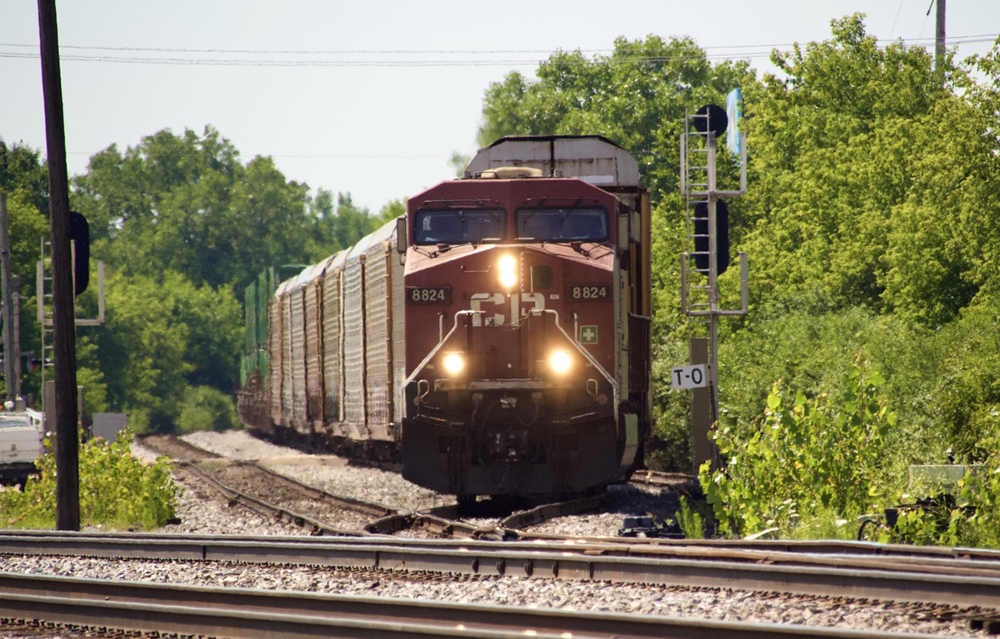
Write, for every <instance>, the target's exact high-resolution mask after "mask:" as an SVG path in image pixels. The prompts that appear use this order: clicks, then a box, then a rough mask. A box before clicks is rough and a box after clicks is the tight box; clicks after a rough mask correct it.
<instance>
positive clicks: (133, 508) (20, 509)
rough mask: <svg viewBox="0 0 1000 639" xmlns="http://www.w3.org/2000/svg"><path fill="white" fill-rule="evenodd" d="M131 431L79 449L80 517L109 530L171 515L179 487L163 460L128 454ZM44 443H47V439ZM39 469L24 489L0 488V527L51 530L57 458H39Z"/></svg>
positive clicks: (153, 523) (154, 523) (143, 525)
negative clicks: (140, 458) (144, 458)
mask: <svg viewBox="0 0 1000 639" xmlns="http://www.w3.org/2000/svg"><path fill="white" fill-rule="evenodd" d="M131 439H132V434H131V433H130V432H128V431H123V432H121V433H119V434H118V437H117V438H116V439H115V441H114V442H105V441H103V440H101V439H92V440H90V441H88V442H87V443H85V444H84V445H82V446H81V447H80V455H79V459H80V521H81V523H82V524H84V525H92V526H96V525H101V526H104V527H106V528H112V529H125V528H140V529H144V530H149V529H153V528H157V527H159V526H162V525H163V524H165V523H166V522H167V521H168V520H170V519H171V518H173V517H175V516H176V505H177V495H178V490H179V489H178V487H177V486H176V485H175V484H174V482H173V478H172V477H171V474H170V465H169V464H168V463H167V461H166V459H165V458H161V459H159V460H157V461H156V463H154V464H145V463H143V462H141V461H140V460H138V459H136V458H135V457H133V456H132V453H131V451H130V447H129V442H130V441H131ZM47 444H48V442H47ZM37 464H38V467H39V470H40V473H39V475H38V476H35V477H31V478H29V479H28V482H27V484H25V487H24V490H23V491H20V490H14V489H8V490H5V491H3V492H0V527H20V528H54V527H55V520H56V459H55V455H54V454H53V453H52V452H49V453H47V454H46V455H44V456H42V457H41V458H40V459H39V460H38V462H37Z"/></svg>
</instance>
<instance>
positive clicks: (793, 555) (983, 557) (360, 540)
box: [0, 506, 1000, 571]
mask: <svg viewBox="0 0 1000 639" xmlns="http://www.w3.org/2000/svg"><path fill="white" fill-rule="evenodd" d="M440 508H442V509H444V511H445V512H446V513H447V512H448V509H450V508H452V507H451V506H442V507H440ZM426 512H431V511H426ZM409 516H411V517H413V516H417V514H416V513H410V514H409ZM9 537H13V538H25V539H49V538H53V539H62V538H64V537H69V538H70V539H74V540H75V539H95V540H106V541H108V542H115V541H118V540H127V541H134V540H148V541H156V540H167V541H176V540H178V539H180V540H184V541H190V542H192V543H201V542H206V543H217V542H220V541H232V540H243V541H244V542H245V543H250V544H269V543H276V542H280V543H283V544H284V543H292V544H294V543H305V544H320V543H325V544H341V543H349V544H360V545H364V544H369V545H379V546H384V545H400V546H410V547H430V548H436V549H449V548H450V549H464V548H470V547H475V548H477V549H490V548H498V549H500V548H502V549H506V550H510V549H512V548H517V547H522V548H530V549H532V550H548V551H552V552H579V553H588V554H592V555H604V556H633V557H644V556H653V557H657V556H659V557H686V558H702V559H706V560H714V559H731V560H736V561H741V560H742V561H748V562H768V563H773V562H788V563H796V562H803V563H809V562H810V561H813V560H815V561H816V562H820V563H826V559H827V558H831V557H833V558H837V559H838V560H840V559H843V560H846V561H854V560H861V561H863V562H864V565H865V566H869V567H883V566H888V565H892V564H911V565H913V566H914V568H912V569H913V570H918V569H919V567H921V566H923V567H926V568H928V571H933V567H934V566H943V567H960V568H962V569H963V570H1000V552H998V551H993V550H985V549H974V548H973V549H966V548H946V547H936V546H903V545H898V544H897V545H881V544H875V543H872V542H850V541H848V542H839V541H829V542H823V541H812V542H802V543H798V542H794V541H793V542H781V541H756V542H741V541H738V540H733V543H727V542H729V541H730V540H722V539H708V540H705V539H695V540H659V539H637V538H633V537H629V538H623V537H564V536H560V535H539V536H538V537H537V538H536V537H525V538H520V539H517V540H514V539H508V540H507V541H506V542H504V543H497V542H496V540H489V539H487V540H474V541H473V540H469V539H463V540H453V539H415V538H402V537H401V538H394V537H387V536H374V535H368V536H361V537H357V536H344V537H336V538H321V539H317V538H315V537H300V536H282V535H212V534H197V533H160V532H96V531H87V532H80V533H67V532H61V531H54V530H13V529H8V530H5V529H0V547H3V546H5V545H6V542H5V541H4V540H5V539H6V538H9ZM664 541H669V542H671V543H656V542H664ZM880 562H881V563H880Z"/></svg>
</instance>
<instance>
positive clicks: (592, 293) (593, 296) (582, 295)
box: [567, 284, 611, 302]
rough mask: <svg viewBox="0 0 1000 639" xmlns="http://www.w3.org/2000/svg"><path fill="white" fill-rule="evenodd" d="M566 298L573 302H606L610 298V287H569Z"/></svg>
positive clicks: (604, 285) (601, 285) (602, 285)
mask: <svg viewBox="0 0 1000 639" xmlns="http://www.w3.org/2000/svg"><path fill="white" fill-rule="evenodd" d="M567 297H569V299H570V300H571V301H573V302H584V301H587V300H606V299H608V298H609V297H611V287H610V286H608V285H607V284H600V285H596V286H586V285H577V284H574V285H573V286H570V287H569V292H568V295H567Z"/></svg>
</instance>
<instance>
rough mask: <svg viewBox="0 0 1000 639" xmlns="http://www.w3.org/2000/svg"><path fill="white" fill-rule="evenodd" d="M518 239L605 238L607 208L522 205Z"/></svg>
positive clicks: (606, 236) (604, 239) (518, 215)
mask: <svg viewBox="0 0 1000 639" xmlns="http://www.w3.org/2000/svg"><path fill="white" fill-rule="evenodd" d="M517 239H518V240H521V241H523V242H605V241H607V240H609V239H610V234H609V233H608V212H607V211H605V210H604V209H602V208H594V207H590V208H544V209H520V210H519V211H518V212H517Z"/></svg>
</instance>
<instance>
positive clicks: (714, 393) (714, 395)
mask: <svg viewBox="0 0 1000 639" xmlns="http://www.w3.org/2000/svg"><path fill="white" fill-rule="evenodd" d="M707 142H708V161H707V162H706V164H707V165H708V303H709V307H708V308H709V311H710V314H709V317H708V320H709V324H708V330H709V344H708V388H709V393H710V400H711V402H710V405H711V409H712V415H711V420H712V423H713V424H714V423H715V422H717V421H718V420H719V313H718V311H719V264H718V262H719V260H718V255H719V253H718V233H716V229H717V228H718V227H717V226H716V217H717V215H718V212H717V208H718V201H719V198H718V195H716V192H715V190H716V186H717V184H716V179H717V176H716V171H715V154H716V145H717V140H716V139H715V133H713V132H711V131H709V132H708V136H707ZM718 457H719V454H718V451H717V448H716V445H715V442H714V441H713V442H712V459H713V460H715V459H718Z"/></svg>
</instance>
